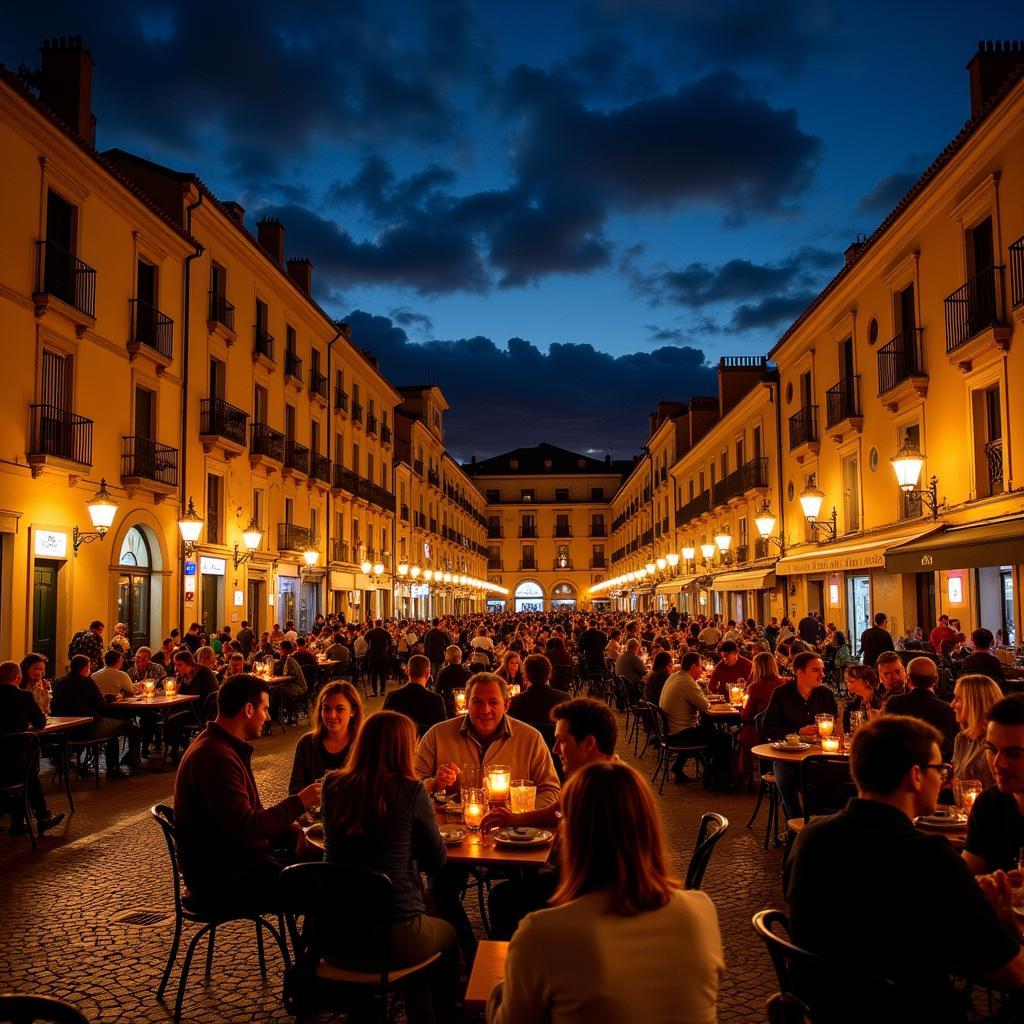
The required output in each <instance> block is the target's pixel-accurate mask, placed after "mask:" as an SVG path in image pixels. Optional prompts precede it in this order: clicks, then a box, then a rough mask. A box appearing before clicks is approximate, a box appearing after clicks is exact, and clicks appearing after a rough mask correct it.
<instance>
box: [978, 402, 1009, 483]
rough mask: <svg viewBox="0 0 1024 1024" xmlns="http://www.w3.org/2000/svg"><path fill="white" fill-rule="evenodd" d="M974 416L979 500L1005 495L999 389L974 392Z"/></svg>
mask: <svg viewBox="0 0 1024 1024" xmlns="http://www.w3.org/2000/svg"><path fill="white" fill-rule="evenodd" d="M971 399H972V404H973V414H974V437H975V442H974V471H975V486H976V489H977V495H978V497H979V498H987V497H989V496H990V495H993V494H1002V492H1003V479H1004V477H1003V416H1002V397H1001V395H1000V391H999V386H998V385H996V386H994V387H988V388H984V389H981V390H977V391H973V392H972V393H971Z"/></svg>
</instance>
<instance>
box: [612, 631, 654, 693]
mask: <svg viewBox="0 0 1024 1024" xmlns="http://www.w3.org/2000/svg"><path fill="white" fill-rule="evenodd" d="M640 648H641V643H640V640H639V639H638V638H637V637H631V638H630V639H629V640H627V641H626V649H625V650H624V651H623V652H622V653H621V654H620V655H619V656H618V657H617V658H616V659H615V674H616V675H617V676H622V678H623V679H628V680H629V682H630V684H631V685H632V688H633V692H634V694H635V695H636V696H639V695H640V694H641V693H643V691H644V677H645V676H646V675H647V666H646V665H645V664H644V661H643V658H641V657H640Z"/></svg>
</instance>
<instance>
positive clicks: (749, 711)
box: [736, 652, 785, 780]
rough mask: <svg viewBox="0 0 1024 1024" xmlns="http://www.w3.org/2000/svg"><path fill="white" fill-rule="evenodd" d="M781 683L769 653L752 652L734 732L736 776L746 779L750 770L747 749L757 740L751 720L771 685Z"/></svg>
mask: <svg viewBox="0 0 1024 1024" xmlns="http://www.w3.org/2000/svg"><path fill="white" fill-rule="evenodd" d="M784 682H785V680H784V679H783V678H782V677H781V676H780V675H779V667H778V665H777V664H776V663H775V657H774V656H773V655H771V654H766V653H763V652H762V653H760V654H755V655H754V657H753V659H752V660H751V663H750V682H749V683H747V689H746V692H745V696H744V698H743V707H742V708H740V721H741V722H742V723H743V724H742V725H741V726H740V731H739V733H738V734H737V735H736V742H737V743H738V745H739V762H738V764H737V768H738V770H739V773H740V775H742V776H744V777H746V778H747V779H748V780H749V779H750V778H751V776H752V775H753V772H754V759H753V757H752V756H751V754H750V751H751V749H752V748H753V747H755V746H756V745H757V744H758V743H760V742H761V738H760V737H759V736H758V734H757V726H756V725H755V724H754V719H755V718H757V716H758V715H760V714H762V713H763V712H764V711H765V710H767V708H768V702H769V701H770V700H771V699H772V693H774V692H775V688H776V687H777V686H781V685H782V684H783V683H784Z"/></svg>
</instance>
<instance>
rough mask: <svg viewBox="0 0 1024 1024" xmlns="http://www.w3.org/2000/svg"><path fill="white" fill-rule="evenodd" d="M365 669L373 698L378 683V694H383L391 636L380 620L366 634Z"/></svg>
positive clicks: (386, 678)
mask: <svg viewBox="0 0 1024 1024" xmlns="http://www.w3.org/2000/svg"><path fill="white" fill-rule="evenodd" d="M366 668H367V673H368V674H369V676H370V687H371V688H372V690H373V695H374V697H376V696H377V684H378V683H380V692H381V693H385V692H386V691H387V685H388V670H389V669H390V668H391V634H390V633H389V632H388V631H387V630H386V629H385V628H384V623H383V622H381V620H380V619H377V621H376V622H374V624H373V629H370V630H367V632H366Z"/></svg>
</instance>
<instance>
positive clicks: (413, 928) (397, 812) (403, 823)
mask: <svg viewBox="0 0 1024 1024" xmlns="http://www.w3.org/2000/svg"><path fill="white" fill-rule="evenodd" d="M415 746H416V726H415V725H414V724H413V721H412V719H411V718H407V717H406V716H405V715H401V714H399V713H398V712H397V711H380V712H378V713H377V714H375V715H371V716H370V717H369V718H367V719H366V721H365V722H364V723H363V727H362V729H361V730H360V731H359V735H358V736H357V737H356V741H355V744H354V746H353V748H352V755H351V757H350V758H349V761H348V763H347V764H346V765H345V767H344V768H342V769H340V770H338V771H333V772H331V773H330V774H329V775H328V776H327V777H326V778H325V779H324V785H323V790H322V792H321V796H320V805H321V809H322V811H323V823H324V859H325V860H326V861H327V862H328V863H333V864H342V865H346V866H350V867H357V868H364V869H366V870H370V871H381V872H383V873H384V874H385V875H387V876H388V878H390V879H391V884H392V887H393V890H394V898H393V903H392V919H391V965H390V966H391V968H392V969H393V970H400V969H401V968H402V967H408V966H410V965H411V964H416V963H420V962H422V961H423V960H426V959H428V958H429V957H431V956H433V955H434V954H435V953H440V954H441V958H440V960H438V961H437V963H436V964H435V965H434V966H433V967H432V968H431V969H430V972H429V987H428V986H427V985H425V984H423V985H414V986H411V987H410V988H408V989H407V990H406V1012H407V1014H408V1018H409V1020H410V1021H411V1022H413V1024H420V1022H426V1021H435V1020H436V1021H448V1020H450V1019H451V1018H452V1015H453V1013H454V1010H455V1000H456V996H457V988H458V981H459V945H458V940H457V939H456V937H455V930H454V929H453V928H452V926H451V925H450V924H448V922H447V921H442V920H441V919H440V918H438V917H430V916H429V915H428V914H427V913H426V907H425V905H424V902H423V885H422V883H421V882H420V871H426V872H434V871H438V870H440V868H441V867H443V866H444V863H445V861H446V860H447V855H446V853H445V848H444V843H443V842H442V841H441V835H440V832H439V831H438V827H437V817H436V815H435V813H434V805H433V801H432V800H431V799H430V797H429V796H428V795H427V791H426V790H425V789H424V788H423V783H422V782H420V781H419V779H417V778H416V773H415V771H414V770H413V750H414V748H415ZM338 927H339V928H346V929H350V928H358V927H359V923H358V922H357V921H344V922H341V921H339V922H338Z"/></svg>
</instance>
